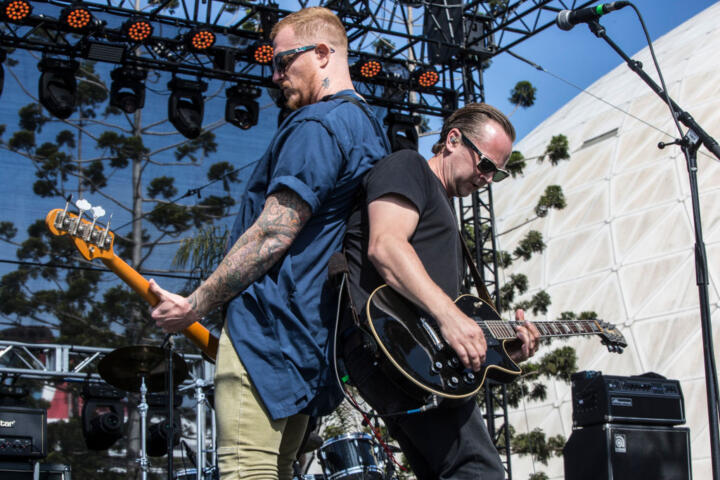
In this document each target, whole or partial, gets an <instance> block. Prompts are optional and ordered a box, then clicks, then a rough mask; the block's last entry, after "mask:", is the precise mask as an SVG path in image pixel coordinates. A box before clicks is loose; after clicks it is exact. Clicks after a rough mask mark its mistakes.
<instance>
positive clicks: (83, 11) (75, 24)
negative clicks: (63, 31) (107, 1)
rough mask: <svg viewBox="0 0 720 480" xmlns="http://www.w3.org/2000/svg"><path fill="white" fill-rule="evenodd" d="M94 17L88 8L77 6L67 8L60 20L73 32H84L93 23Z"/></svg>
mask: <svg viewBox="0 0 720 480" xmlns="http://www.w3.org/2000/svg"><path fill="white" fill-rule="evenodd" d="M92 19H93V16H92V14H91V13H90V10H88V9H87V8H86V7H83V6H81V5H75V6H71V7H67V8H66V9H64V10H63V11H62V13H61V14H60V20H61V21H62V22H63V23H64V24H65V25H67V26H68V27H70V28H72V29H73V30H77V31H80V30H84V29H86V28H87V27H88V26H89V25H90V23H91V22H92Z"/></svg>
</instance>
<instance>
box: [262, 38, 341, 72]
mask: <svg viewBox="0 0 720 480" xmlns="http://www.w3.org/2000/svg"><path fill="white" fill-rule="evenodd" d="M316 48H317V45H305V46H304V47H298V48H293V49H291V50H285V51H283V52H278V53H276V54H275V56H273V59H272V65H273V69H274V70H275V71H276V72H277V73H278V74H279V75H285V71H287V69H288V67H289V66H290V64H291V63H292V62H293V61H294V60H295V59H296V58H297V57H298V55H300V54H301V53H305V52H309V51H310V50H314V49H316ZM330 53H335V50H334V49H332V48H331V49H330Z"/></svg>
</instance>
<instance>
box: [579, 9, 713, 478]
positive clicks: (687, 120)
mask: <svg viewBox="0 0 720 480" xmlns="http://www.w3.org/2000/svg"><path fill="white" fill-rule="evenodd" d="M588 26H589V27H590V31H592V32H593V33H594V34H595V36H597V37H598V38H602V39H603V40H605V42H607V44H608V45H610V47H612V49H613V50H615V51H616V52H617V53H618V55H620V56H621V57H622V59H623V60H625V63H627V65H628V66H629V67H630V70H632V71H633V72H635V73H636V74H637V75H638V76H639V77H640V78H641V79H642V80H643V81H644V82H645V83H647V84H648V86H650V88H651V89H652V90H653V91H654V92H655V93H656V94H657V95H658V96H659V97H660V99H661V100H662V101H663V102H664V103H666V104H667V105H668V106H669V107H670V109H671V110H672V111H673V112H674V116H675V117H676V118H677V119H678V120H680V122H682V123H683V124H684V125H685V126H686V127H688V130H687V132H686V133H685V135H684V136H683V138H681V139H678V140H675V141H674V142H671V143H667V144H666V143H662V142H660V143H659V144H658V148H661V149H662V148H665V146H666V145H672V144H677V145H680V147H681V148H682V151H683V154H684V155H685V160H686V163H687V169H688V175H689V177H690V178H689V180H690V196H691V198H692V212H693V226H694V228H695V277H696V283H697V286H698V292H699V296H700V322H701V328H702V338H703V357H704V363H705V385H706V391H707V404H708V418H709V423H708V427H709V432H710V458H711V459H712V470H713V479H714V480H720V435H719V434H718V380H717V370H716V367H715V355H714V353H713V341H712V325H711V319H710V300H709V295H708V267H707V255H706V252H705V243H704V242H703V236H702V226H701V221H700V201H699V196H698V182H697V151H698V148H699V147H700V145H701V144H702V145H705V147H706V148H707V149H708V150H710V152H712V153H713V154H714V155H715V156H716V157H717V158H718V159H720V146H718V143H717V142H716V141H715V139H714V138H712V137H711V136H710V135H709V134H708V133H707V132H705V130H703V129H702V128H701V127H700V125H698V124H697V122H695V120H694V119H693V118H692V116H690V114H689V113H687V112H686V111H684V110H683V109H682V108H680V107H679V106H678V105H677V104H676V103H675V102H674V101H673V100H672V99H671V98H670V96H669V95H668V94H667V92H664V91H663V90H662V89H661V88H660V86H658V84H657V83H655V81H654V80H653V79H652V78H650V76H649V75H648V74H647V73H645V71H644V70H643V69H642V63H641V62H639V61H637V60H632V59H631V58H630V57H628V56H627V55H626V54H625V52H623V51H622V50H621V49H620V47H618V46H617V45H616V44H615V43H614V42H613V41H612V40H611V39H610V38H608V36H607V34H606V32H605V27H603V26H602V25H600V24H599V23H598V22H597V21H591V22H588Z"/></svg>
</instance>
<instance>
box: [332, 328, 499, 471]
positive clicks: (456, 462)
mask: <svg viewBox="0 0 720 480" xmlns="http://www.w3.org/2000/svg"><path fill="white" fill-rule="evenodd" d="M362 335H363V334H361V333H360V332H359V331H358V330H355V331H354V333H352V334H350V335H346V336H345V341H344V342H343V349H342V351H343V356H344V361H345V368H346V369H347V371H348V374H349V375H350V380H351V383H352V384H353V385H355V386H356V387H357V389H358V390H359V391H360V394H361V395H362V396H363V398H364V399H365V401H367V402H368V403H369V404H370V405H371V406H372V407H373V408H374V409H375V410H377V411H378V413H380V414H381V415H382V414H384V413H391V412H399V411H406V410H410V409H414V408H418V407H420V406H421V405H422V402H419V401H418V400H416V399H415V398H413V397H411V396H410V395H408V394H407V393H405V392H404V391H403V390H401V389H400V388H398V387H397V386H396V385H395V384H394V383H393V382H392V381H391V380H390V378H388V377H387V376H386V374H385V373H384V371H383V369H382V368H381V367H380V365H379V364H378V361H377V360H376V357H375V353H376V349H375V346H374V345H373V344H372V342H371V341H368V338H367V337H365V338H363V337H362ZM380 355H382V353H380ZM383 420H384V421H385V424H386V425H387V427H388V430H389V431H390V435H392V437H393V438H394V439H395V440H397V442H398V443H399V444H400V447H401V448H402V450H403V453H404V454H405V457H406V458H407V460H408V462H409V463H410V466H411V468H412V469H413V472H414V473H415V475H416V476H417V478H418V479H419V480H424V479H455V480H465V479H467V480H470V479H472V480H478V479H482V480H501V479H504V478H505V470H504V468H503V465H502V462H501V461H500V457H499V455H498V452H497V450H496V449H495V446H494V445H493V443H492V440H491V439H490V435H489V434H488V431H487V427H486V426H485V422H484V420H483V418H482V414H481V413H480V408H479V407H478V406H477V404H476V403H475V401H474V400H473V399H470V400H469V401H465V402H462V403H457V402H456V403H454V404H453V405H452V406H450V405H449V403H448V402H444V403H442V402H441V404H440V406H439V407H437V408H434V409H431V410H428V411H425V412H423V413H415V414H409V415H397V416H396V415H393V416H387V417H383Z"/></svg>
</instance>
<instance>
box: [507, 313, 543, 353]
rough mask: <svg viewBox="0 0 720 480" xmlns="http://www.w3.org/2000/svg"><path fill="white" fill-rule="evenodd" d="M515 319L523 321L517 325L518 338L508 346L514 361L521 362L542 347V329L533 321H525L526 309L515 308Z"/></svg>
mask: <svg viewBox="0 0 720 480" xmlns="http://www.w3.org/2000/svg"><path fill="white" fill-rule="evenodd" d="M515 320H516V321H517V322H521V323H522V325H516V326H515V332H516V333H517V338H516V339H515V340H511V341H509V342H508V343H507V344H506V348H507V352H508V355H509V356H510V358H511V359H512V361H513V362H515V363H520V362H524V361H525V360H527V359H528V358H530V357H532V356H533V355H535V352H537V351H538V348H539V347H540V331H539V330H538V329H537V327H536V326H535V325H534V324H533V323H531V322H527V321H525V310H523V309H522V308H518V309H517V310H515Z"/></svg>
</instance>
